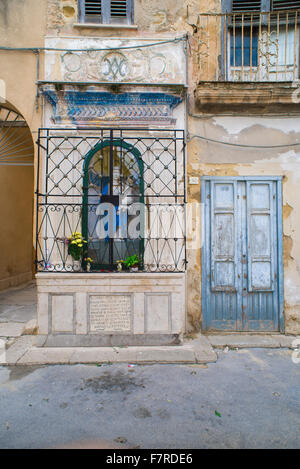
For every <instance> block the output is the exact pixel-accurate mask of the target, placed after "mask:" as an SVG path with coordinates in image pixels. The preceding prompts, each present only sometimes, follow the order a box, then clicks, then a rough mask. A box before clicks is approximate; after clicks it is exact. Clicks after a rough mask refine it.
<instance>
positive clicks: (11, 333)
mask: <svg viewBox="0 0 300 469" xmlns="http://www.w3.org/2000/svg"><path fill="white" fill-rule="evenodd" d="M23 330H24V323H22V322H2V323H0V337H20V336H21V335H22V333H23Z"/></svg>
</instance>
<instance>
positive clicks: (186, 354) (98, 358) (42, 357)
mask: <svg viewBox="0 0 300 469" xmlns="http://www.w3.org/2000/svg"><path fill="white" fill-rule="evenodd" d="M38 342H39V338H38V336H29V335H28V336H23V337H21V338H19V339H17V340H16V341H15V343H14V344H13V345H12V346H11V347H10V348H9V349H8V351H7V363H5V364H7V365H50V364H53V365H54V364H79V363H82V364H84V363H132V364H153V363H189V364H195V363H199V364H205V363H210V362H216V361H217V354H216V353H215V352H214V351H213V349H212V347H211V345H210V344H209V342H208V341H207V339H206V338H205V337H203V336H199V337H198V338H197V339H195V340H193V341H189V342H187V343H185V344H183V345H181V346H143V347H140V346H139V347H126V348H118V347H55V348H54V347H51V348H50V347H40V346H38V345H40V344H39V343H38Z"/></svg>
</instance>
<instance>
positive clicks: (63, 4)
mask: <svg viewBox="0 0 300 469" xmlns="http://www.w3.org/2000/svg"><path fill="white" fill-rule="evenodd" d="M77 5H78V2H77V0H49V1H48V12H47V30H48V33H50V32H52V33H53V32H56V34H61V33H63V34H64V33H71V34H74V29H76V28H77V26H75V27H74V25H76V24H77V23H78V6H77ZM220 9H221V2H220V0H165V1H164V2H161V1H159V0H154V1H151V2H150V1H149V0H135V2H134V24H135V25H136V26H137V30H133V31H132V32H130V30H129V29H126V28H124V30H122V29H120V28H118V27H112V28H108V29H107V28H100V29H99V28H84V29H81V31H82V34H84V35H91V34H90V33H91V32H92V35H93V36H99V35H107V36H111V35H113V34H114V30H117V31H118V36H122V35H125V36H126V35H128V34H131V35H134V36H136V35H143V34H144V33H145V32H148V33H162V34H166V35H169V34H170V33H171V34H173V33H174V32H176V31H181V32H186V31H190V32H193V31H194V30H195V31H196V30H197V25H199V19H198V14H199V12H201V11H203V12H208V11H210V12H212V11H220Z"/></svg>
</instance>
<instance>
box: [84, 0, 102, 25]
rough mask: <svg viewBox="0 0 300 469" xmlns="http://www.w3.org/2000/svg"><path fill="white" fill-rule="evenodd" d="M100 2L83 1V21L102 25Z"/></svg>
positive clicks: (98, 0)
mask: <svg viewBox="0 0 300 469" xmlns="http://www.w3.org/2000/svg"><path fill="white" fill-rule="evenodd" d="M102 13H103V12H102V0H85V5H84V21H85V22H86V23H102Z"/></svg>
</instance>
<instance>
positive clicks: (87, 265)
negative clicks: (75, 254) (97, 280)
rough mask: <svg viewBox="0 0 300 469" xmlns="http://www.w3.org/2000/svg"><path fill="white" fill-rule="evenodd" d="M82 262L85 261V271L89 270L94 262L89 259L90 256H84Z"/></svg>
mask: <svg viewBox="0 0 300 469" xmlns="http://www.w3.org/2000/svg"><path fill="white" fill-rule="evenodd" d="M84 262H85V263H86V271H87V272H90V271H91V267H92V263H93V262H94V261H93V259H91V258H90V257H86V258H85V259H84Z"/></svg>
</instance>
